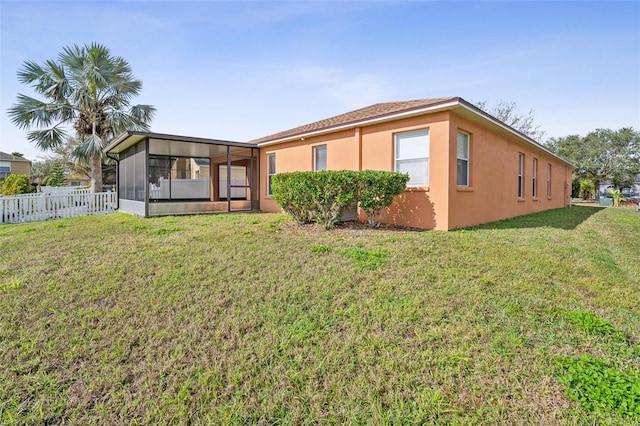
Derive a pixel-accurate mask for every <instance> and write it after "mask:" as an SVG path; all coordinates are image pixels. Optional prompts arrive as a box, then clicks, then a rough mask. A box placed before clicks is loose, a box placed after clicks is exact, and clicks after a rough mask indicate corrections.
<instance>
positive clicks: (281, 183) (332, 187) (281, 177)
mask: <svg viewBox="0 0 640 426" xmlns="http://www.w3.org/2000/svg"><path fill="white" fill-rule="evenodd" d="M357 190H358V185H357V173H356V172H353V171H349V170H324V171H319V172H292V173H279V174H276V175H275V176H273V178H272V181H271V192H272V194H273V199H274V200H276V202H277V203H278V204H280V207H282V209H283V210H284V211H285V212H287V213H289V214H291V215H292V216H293V218H294V219H295V220H296V221H297V222H299V223H310V222H315V223H317V224H319V225H322V226H324V227H325V228H327V229H328V228H331V227H333V226H334V225H335V223H336V222H337V221H338V218H339V217H340V212H341V211H342V209H343V208H345V207H347V206H349V205H351V204H352V203H354V202H355V200H356V195H357Z"/></svg>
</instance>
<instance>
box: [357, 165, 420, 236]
mask: <svg viewBox="0 0 640 426" xmlns="http://www.w3.org/2000/svg"><path fill="white" fill-rule="evenodd" d="M407 182H409V174H408V173H398V172H384V171H379V170H365V171H362V172H360V173H359V175H358V205H359V206H360V208H361V209H362V210H363V211H364V212H365V214H366V215H367V223H368V224H369V227H371V228H378V227H379V226H380V222H381V221H382V209H384V208H385V207H389V206H390V205H391V203H392V202H393V199H394V198H395V197H396V196H397V195H400V194H401V193H402V191H404V189H405V188H406V187H407Z"/></svg>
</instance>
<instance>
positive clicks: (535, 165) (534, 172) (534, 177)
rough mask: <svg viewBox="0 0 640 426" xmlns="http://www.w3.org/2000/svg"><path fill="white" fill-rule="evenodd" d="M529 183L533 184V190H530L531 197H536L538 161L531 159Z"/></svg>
mask: <svg viewBox="0 0 640 426" xmlns="http://www.w3.org/2000/svg"><path fill="white" fill-rule="evenodd" d="M531 173H532V175H531V181H532V183H533V188H531V196H532V197H533V198H536V197H538V159H537V158H534V159H533V170H532V171H531Z"/></svg>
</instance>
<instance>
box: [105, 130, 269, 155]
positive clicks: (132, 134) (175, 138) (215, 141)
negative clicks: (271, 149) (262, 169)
mask: <svg viewBox="0 0 640 426" xmlns="http://www.w3.org/2000/svg"><path fill="white" fill-rule="evenodd" d="M135 136H138V137H139V138H140V139H145V138H151V139H161V140H171V141H181V142H193V143H205V144H218V145H229V146H240V147H246V148H257V147H258V146H257V145H256V144H254V143H248V142H235V141H227V140H221V139H207V138H196V137H191V136H179V135H169V134H164V133H151V132H138V131H131V130H127V131H125V132H123V133H121V134H120V135H118V136H117V137H116V138H115V139H114V140H113V141H112V142H111V143H110V144H109V145H107V146H106V147H105V148H104V149H103V150H102V151H103V152H104V153H105V154H108V153H110V152H111V151H113V150H114V148H116V147H117V146H118V145H120V144H122V143H124V142H125V141H127V140H128V139H129V138H132V137H135ZM138 141H139V140H138ZM138 141H136V142H134V143H137V142H138ZM120 152H121V151H120Z"/></svg>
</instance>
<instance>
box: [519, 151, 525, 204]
mask: <svg viewBox="0 0 640 426" xmlns="http://www.w3.org/2000/svg"><path fill="white" fill-rule="evenodd" d="M522 197H524V154H523V153H521V152H520V153H518V198H522Z"/></svg>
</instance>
